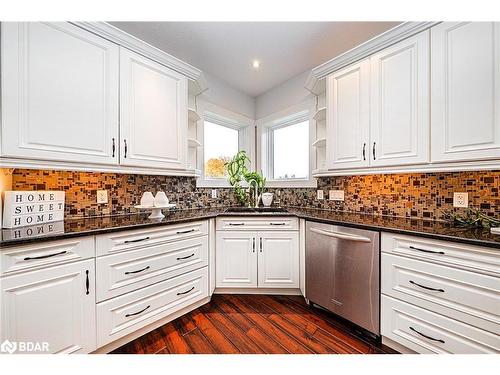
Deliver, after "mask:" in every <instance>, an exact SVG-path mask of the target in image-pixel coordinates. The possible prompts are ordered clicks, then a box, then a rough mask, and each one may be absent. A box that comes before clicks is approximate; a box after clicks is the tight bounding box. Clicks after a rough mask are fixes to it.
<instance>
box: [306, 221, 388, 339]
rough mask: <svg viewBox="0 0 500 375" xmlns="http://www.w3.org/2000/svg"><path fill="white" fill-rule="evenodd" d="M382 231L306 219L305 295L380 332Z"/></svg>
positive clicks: (368, 328) (377, 332)
mask: <svg viewBox="0 0 500 375" xmlns="http://www.w3.org/2000/svg"><path fill="white" fill-rule="evenodd" d="M379 237H380V235H379V232H375V231H370V230H362V229H355V228H349V227H344V226H339V225H330V224H321V223H316V222H312V221H307V224H306V298H307V299H308V300H309V301H310V302H313V303H315V304H317V305H319V306H321V307H324V308H325V309H328V310H330V311H332V312H334V313H335V314H338V315H340V316H342V317H343V318H345V319H347V320H350V321H351V322H353V323H355V324H357V325H359V326H360V327H362V328H364V329H366V330H368V331H370V332H372V333H373V334H375V335H380V307H379V306H380V303H379V302H380V281H379V270H380V265H379V264H380V263H379V257H380V254H379V253H380V245H379Z"/></svg>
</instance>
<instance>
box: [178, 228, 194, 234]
mask: <svg viewBox="0 0 500 375" xmlns="http://www.w3.org/2000/svg"><path fill="white" fill-rule="evenodd" d="M191 232H194V229H189V230H181V231H179V232H176V233H177V234H186V233H191Z"/></svg>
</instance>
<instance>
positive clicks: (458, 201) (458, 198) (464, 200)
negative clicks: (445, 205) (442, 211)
mask: <svg viewBox="0 0 500 375" xmlns="http://www.w3.org/2000/svg"><path fill="white" fill-rule="evenodd" d="M453 207H469V194H468V193H453Z"/></svg>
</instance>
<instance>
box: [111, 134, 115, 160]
mask: <svg viewBox="0 0 500 375" xmlns="http://www.w3.org/2000/svg"><path fill="white" fill-rule="evenodd" d="M111 140H112V141H113V145H112V146H111V150H112V151H113V155H112V157H113V158H114V157H115V139H114V138H111Z"/></svg>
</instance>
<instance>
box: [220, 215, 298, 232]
mask: <svg viewBox="0 0 500 375" xmlns="http://www.w3.org/2000/svg"><path fill="white" fill-rule="evenodd" d="M298 229H299V220H298V219H297V218H296V217H274V216H273V217H256V218H253V217H248V216H246V217H245V216H243V217H237V216H234V217H223V218H218V219H217V230H266V231H267V230H298Z"/></svg>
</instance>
